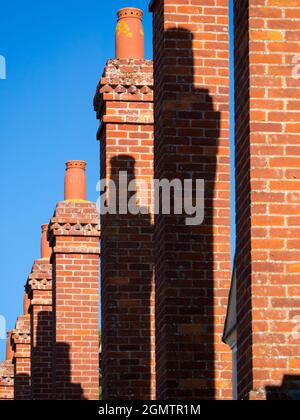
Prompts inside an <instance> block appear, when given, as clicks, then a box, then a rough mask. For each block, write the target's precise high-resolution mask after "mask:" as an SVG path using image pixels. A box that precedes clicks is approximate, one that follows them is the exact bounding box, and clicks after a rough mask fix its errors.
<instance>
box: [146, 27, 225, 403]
mask: <svg viewBox="0 0 300 420" xmlns="http://www.w3.org/2000/svg"><path fill="white" fill-rule="evenodd" d="M156 25H158V23H156ZM162 36H163V38H164V39H165V41H164V42H165V44H164V47H163V48H161V49H160V51H161V52H160V53H159V54H158V56H157V57H154V60H155V77H154V79H155V84H156V90H155V95H156V104H157V106H156V107H155V146H154V151H155V152H154V154H155V159H154V161H155V163H154V168H155V178H156V179H162V178H166V179H168V180H172V179H173V178H174V176H175V177H176V178H179V179H181V180H184V179H189V180H193V182H194V184H193V198H195V193H196V185H195V180H196V179H203V180H204V184H205V215H204V221H203V223H202V224H201V225H199V226H188V225H186V223H185V220H186V217H188V216H187V215H185V214H183V215H174V214H172V210H173V209H174V202H175V196H174V197H173V209H172V210H171V215H162V214H159V215H158V216H156V218H155V238H156V239H155V244H156V248H155V261H156V267H158V268H159V269H158V270H156V274H155V281H156V299H157V300H156V346H157V348H156V364H157V379H158V381H157V393H158V398H159V399H162V400H167V399H174V400H176V399H177V400H178V399H195V400H197V399H204V400H205V399H209V400H213V399H215V386H216V383H215V376H216V373H215V365H216V363H217V362H218V360H217V359H216V357H215V344H214V343H215V334H216V331H215V328H214V319H215V315H216V314H215V313H214V306H215V301H214V293H215V289H216V288H217V287H218V283H217V281H216V280H215V277H216V276H215V274H216V259H215V256H214V255H215V244H214V235H216V234H217V233H216V232H217V230H218V233H219V235H221V234H224V233H221V231H222V227H220V228H219V227H218V225H217V224H216V222H215V216H216V215H217V217H218V218H219V219H220V216H221V214H220V213H219V212H218V213H217V209H215V208H214V202H215V200H220V204H218V207H220V208H221V207H222V203H221V200H222V199H223V198H224V199H227V197H226V196H225V195H224V196H222V192H220V191H218V192H217V193H216V190H215V183H216V180H218V182H222V181H224V182H227V181H228V179H227V178H226V174H225V175H223V176H222V173H221V171H220V170H219V175H218V179H216V171H217V165H219V166H221V165H223V164H225V165H227V164H229V157H228V159H227V158H226V157H219V158H218V157H217V156H218V150H219V147H220V145H221V146H224V147H228V138H225V139H223V141H222V140H220V121H221V112H219V111H217V110H216V109H215V107H214V103H213V98H212V96H211V95H218V93H222V92H221V91H219V92H218V91H217V90H216V91H213V92H210V90H209V89H206V88H200V87H199V88H197V87H196V86H195V85H201V76H200V75H198V74H197V77H199V79H197V77H196V76H195V66H196V65H202V64H201V58H200V59H199V58H197V57H194V53H193V38H194V37H193V34H192V33H191V32H190V31H189V30H186V29H183V28H176V27H174V28H171V29H168V30H167V31H165V33H164V35H162ZM157 37H158V36H157ZM157 50H158V48H157ZM198 61H199V63H198ZM158 69H159V70H158ZM203 76H204V75H203ZM219 89H222V88H219ZM220 102H221V99H220ZM227 107H228V108H229V104H227V103H224V107H223V108H224V109H226V110H227ZM194 204H195V202H194ZM224 207H225V209H227V208H228V204H227V203H226V202H225V204H224ZM228 242H229V239H228V237H227V238H224V243H228ZM218 243H219V242H218ZM221 334H222V333H221V331H220V340H219V341H221Z"/></svg>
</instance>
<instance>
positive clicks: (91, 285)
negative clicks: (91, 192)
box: [49, 161, 100, 400]
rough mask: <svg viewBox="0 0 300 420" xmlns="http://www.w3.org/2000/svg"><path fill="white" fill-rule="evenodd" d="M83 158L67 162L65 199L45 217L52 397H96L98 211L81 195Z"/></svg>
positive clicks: (82, 189) (97, 361)
mask: <svg viewBox="0 0 300 420" xmlns="http://www.w3.org/2000/svg"><path fill="white" fill-rule="evenodd" d="M85 168H86V163H85V162H84V161H69V162H67V170H66V176H65V201H63V202H59V203H58V204H57V206H56V209H55V213H54V216H53V218H52V219H51V222H50V229H49V240H50V245H51V247H52V249H53V254H52V258H51V262H52V265H53V294H52V297H53V312H54V314H55V316H54V317H53V326H52V337H53V342H54V343H55V346H54V348H53V372H54V375H53V393H54V394H53V398H54V399H57V400H74V399H75V400H83V399H88V400H97V399H98V398H99V340H98V335H99V325H98V311H99V309H98V304H99V290H98V289H99V286H98V281H99V255H100V248H99V239H100V224H99V214H98V211H97V208H96V205H95V204H94V203H91V202H88V201H86V178H85Z"/></svg>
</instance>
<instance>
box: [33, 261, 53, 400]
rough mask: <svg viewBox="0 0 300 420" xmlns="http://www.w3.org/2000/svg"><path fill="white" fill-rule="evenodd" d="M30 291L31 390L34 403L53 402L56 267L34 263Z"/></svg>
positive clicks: (46, 263)
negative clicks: (53, 300)
mask: <svg viewBox="0 0 300 420" xmlns="http://www.w3.org/2000/svg"><path fill="white" fill-rule="evenodd" d="M26 290H27V292H28V295H29V297H30V300H31V306H30V317H31V321H30V322H31V387H32V399H33V400H50V399H52V391H53V389H52V344H53V343H52V265H51V264H50V263H49V259H39V260H36V261H35V262H34V265H33V268H32V271H31V273H30V275H29V277H28V281H27V284H26Z"/></svg>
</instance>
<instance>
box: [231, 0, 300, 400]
mask: <svg viewBox="0 0 300 420" xmlns="http://www.w3.org/2000/svg"><path fill="white" fill-rule="evenodd" d="M299 6H300V1H298V0H295V1H288V0H276V1H275V0H261V1H259V2H258V1H255V0H247V1H235V67H236V73H235V74H236V81H235V84H236V182H237V187H236V188H237V190H236V192H237V256H236V261H237V299H238V302H237V310H238V391H239V398H245V399H247V398H249V399H252V400H253V399H266V398H267V399H273V398H279V399H281V398H283V399H286V398H291V399H292V398H294V397H295V395H298V399H299V389H298V394H297V383H298V387H299V369H300V356H299V344H300V339H299V316H300V305H299V293H300V288H299V273H300V265H299V260H300V252H299V222H300V216H299V204H300V194H299V190H300V182H299V176H300V171H299V165H300V158H299V153H300V146H299V144H300V135H299V132H300V124H299V120H300V113H299V110H300V99H299V98H300V74H299V62H300V59H299V53H300V49H299V41H300V14H299ZM297 64H298V66H297Z"/></svg>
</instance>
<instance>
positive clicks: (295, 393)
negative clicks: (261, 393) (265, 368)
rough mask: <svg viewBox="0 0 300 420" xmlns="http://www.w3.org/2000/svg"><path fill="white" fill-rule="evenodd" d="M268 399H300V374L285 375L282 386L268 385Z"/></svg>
mask: <svg viewBox="0 0 300 420" xmlns="http://www.w3.org/2000/svg"><path fill="white" fill-rule="evenodd" d="M266 399H267V400H273V401H274V400H293V401H300V375H285V376H284V378H283V381H282V384H281V386H278V387H276V386H267V387H266Z"/></svg>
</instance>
